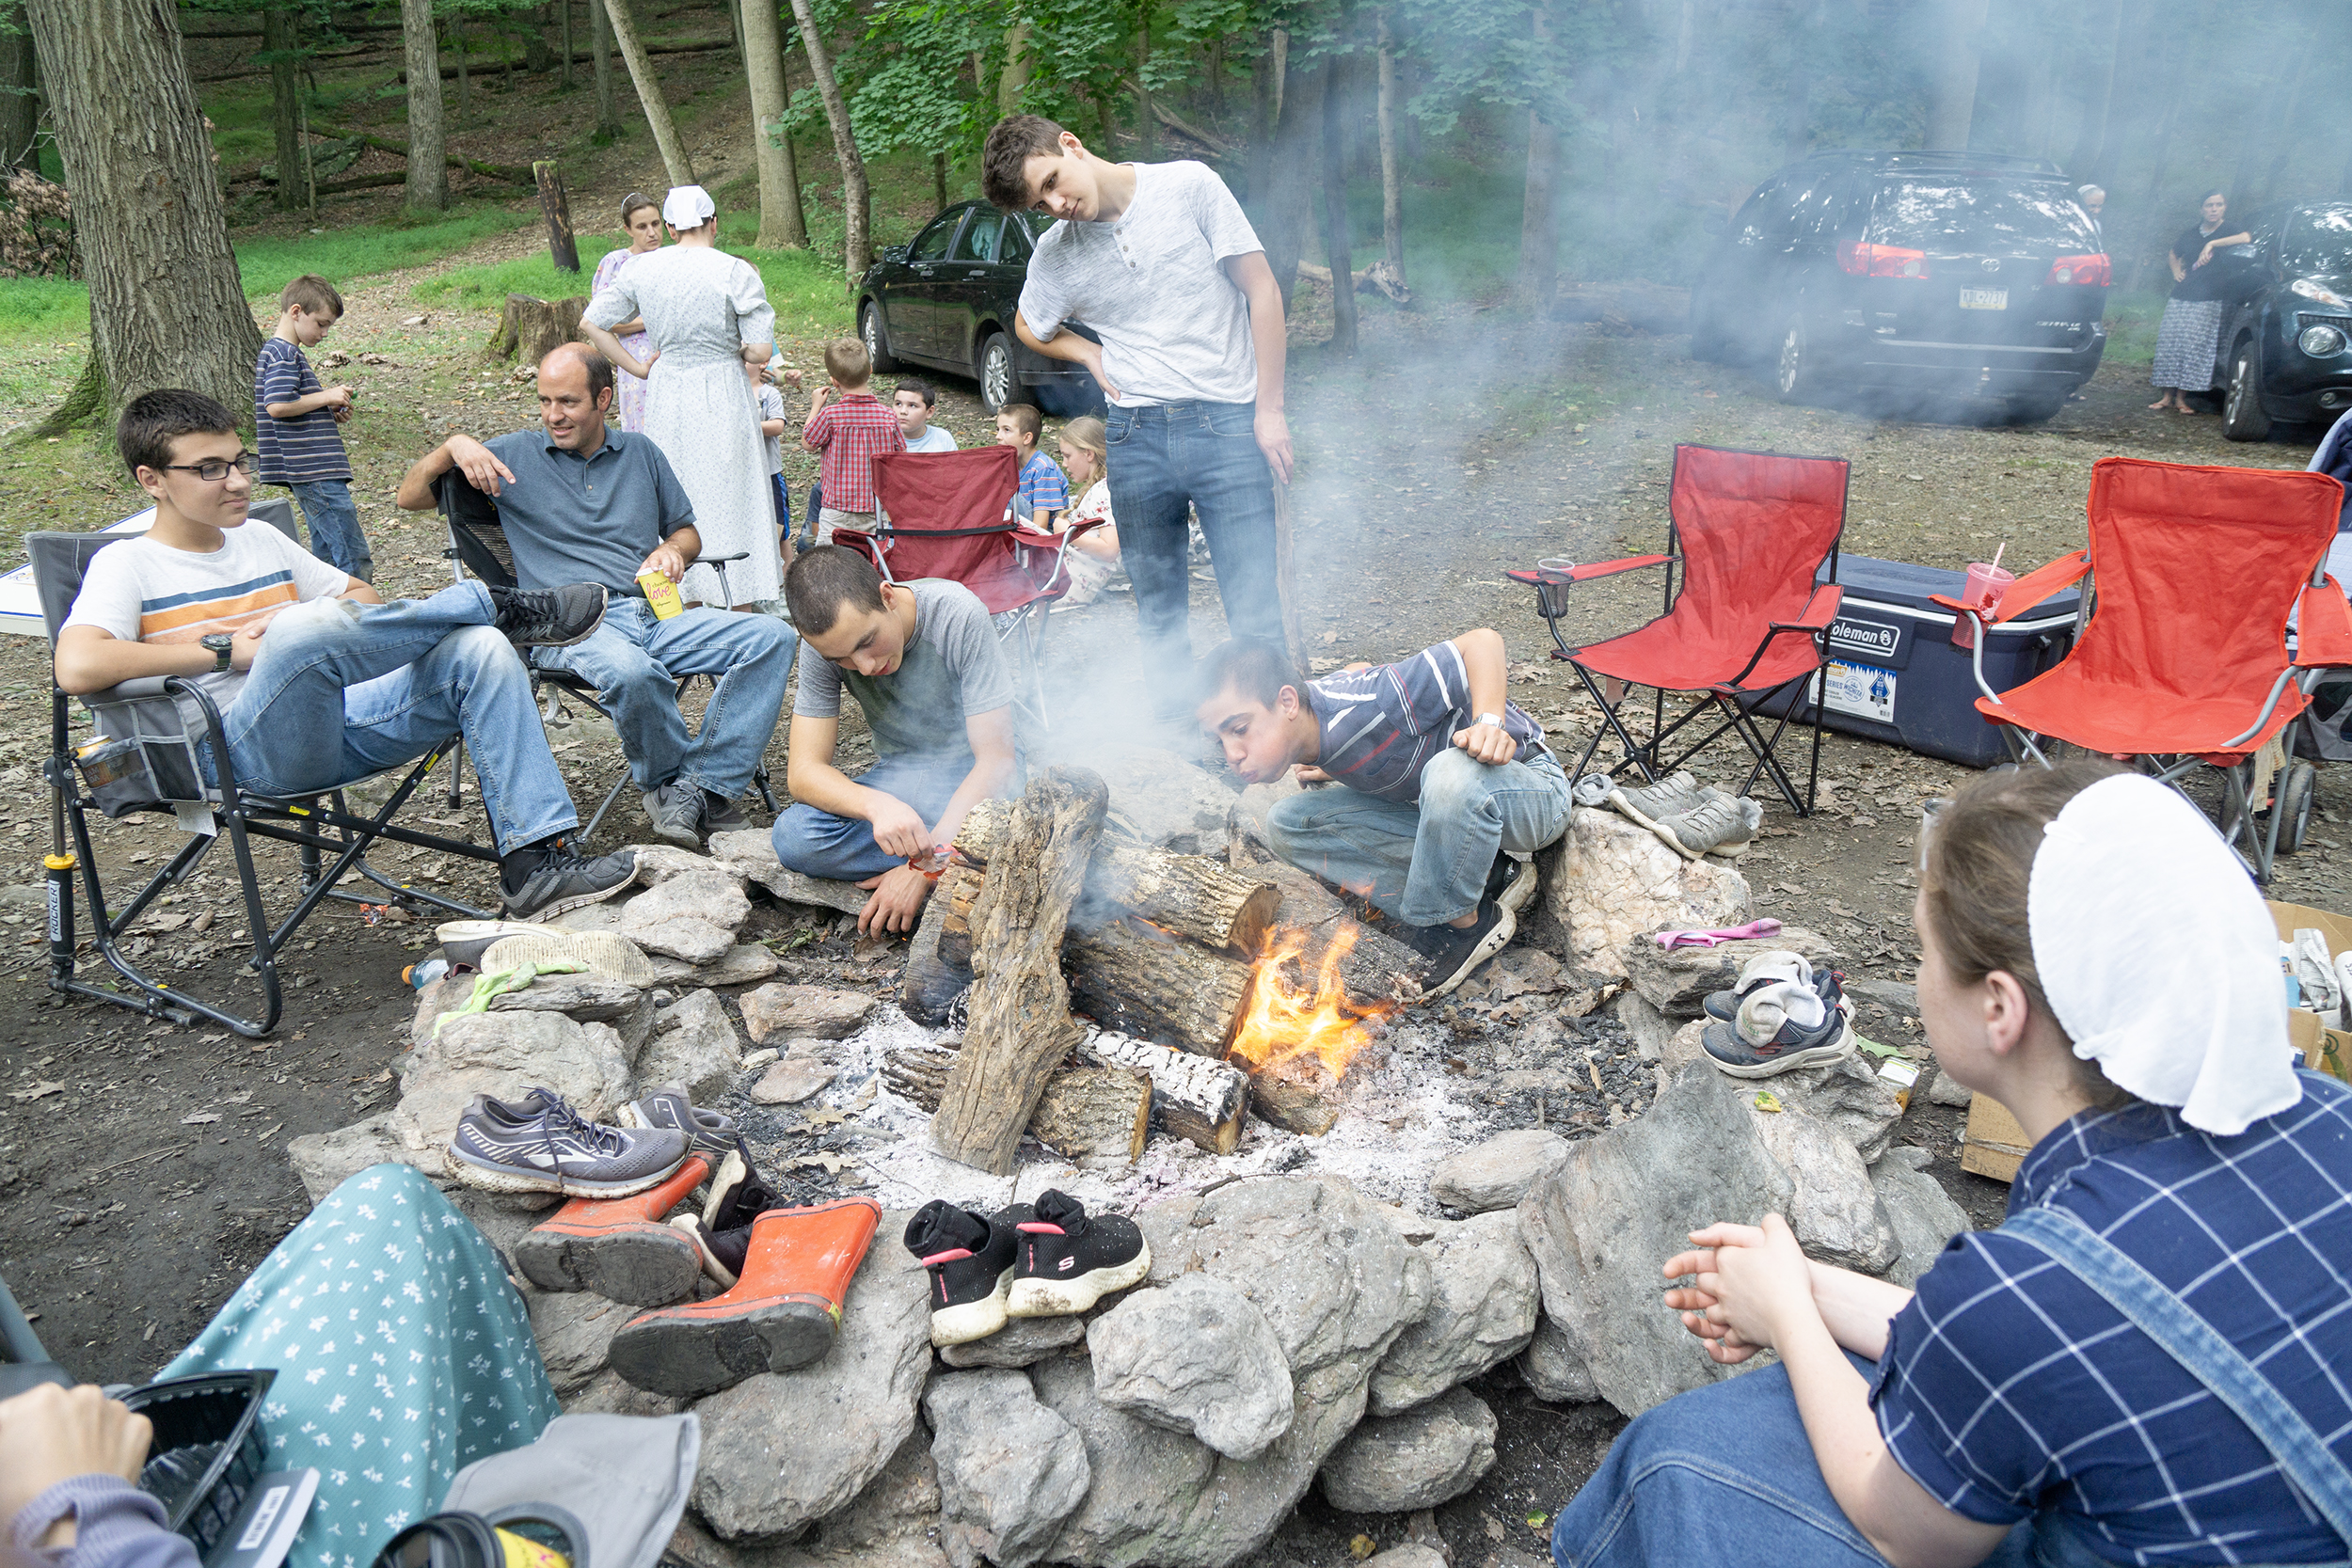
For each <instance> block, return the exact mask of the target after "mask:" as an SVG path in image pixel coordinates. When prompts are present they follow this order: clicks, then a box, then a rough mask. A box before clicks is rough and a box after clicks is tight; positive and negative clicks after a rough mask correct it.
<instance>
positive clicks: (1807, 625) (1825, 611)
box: [1767, 582, 1846, 631]
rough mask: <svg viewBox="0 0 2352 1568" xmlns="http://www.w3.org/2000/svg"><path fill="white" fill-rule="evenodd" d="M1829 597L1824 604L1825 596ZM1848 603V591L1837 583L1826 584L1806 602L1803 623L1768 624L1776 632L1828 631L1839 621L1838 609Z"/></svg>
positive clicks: (1776, 622) (1815, 590) (1781, 622)
mask: <svg viewBox="0 0 2352 1568" xmlns="http://www.w3.org/2000/svg"><path fill="white" fill-rule="evenodd" d="M1824 594H1826V595H1828V598H1827V602H1826V603H1825V602H1823V597H1822V596H1823V595H1824ZM1845 602H1846V590H1845V589H1844V588H1843V587H1842V586H1840V585H1839V584H1837V583H1835V582H1824V583H1822V584H1820V586H1819V587H1817V588H1815V589H1814V590H1813V596H1812V597H1811V598H1809V599H1807V600H1805V601H1804V611H1803V614H1804V620H1802V621H1772V622H1768V623H1767V625H1769V626H1771V627H1772V630H1774V631H1827V630H1829V627H1830V623H1831V622H1833V621H1835V620H1836V619H1837V607H1838V606H1840V605H1842V604H1844V603H1845Z"/></svg>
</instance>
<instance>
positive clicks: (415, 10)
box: [400, 0, 449, 213]
mask: <svg viewBox="0 0 2352 1568" xmlns="http://www.w3.org/2000/svg"><path fill="white" fill-rule="evenodd" d="M400 27H401V42H402V48H403V52H404V53H405V55H406V56H407V63H408V146H409V149H410V156H409V159H408V188H407V198H406V205H407V208H408V210H409V211H410V212H412V213H435V212H439V211H440V210H441V209H442V208H444V207H446V206H448V205H449V169H448V167H447V166H445V165H444V164H443V163H442V162H441V160H442V158H443V157H445V156H446V155H447V150H448V145H449V144H448V142H447V140H446V139H445V138H444V136H443V134H442V130H441V55H440V50H439V48H438V47H437V45H436V44H435V42H434V39H433V0H400Z"/></svg>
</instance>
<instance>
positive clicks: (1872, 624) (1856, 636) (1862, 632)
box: [1829, 616, 1903, 658]
mask: <svg viewBox="0 0 2352 1568" xmlns="http://www.w3.org/2000/svg"><path fill="white" fill-rule="evenodd" d="M1902 636H1903V633H1902V628H1901V627H1900V626H1888V625H1887V624H1886V623H1885V622H1883V621H1849V620H1847V619H1846V618H1844V617H1843V616H1840V617H1839V618H1838V619H1836V620H1835V621H1832V622H1831V623H1830V626H1829V645H1830V646H1831V647H1832V648H1835V649H1836V650H1837V651H1838V652H1840V653H1848V654H1860V655H1862V656H1863V657H1866V658H1871V657H1876V658H1892V657H1894V656H1895V648H1896V645H1897V644H1898V643H1899V642H1900V641H1902Z"/></svg>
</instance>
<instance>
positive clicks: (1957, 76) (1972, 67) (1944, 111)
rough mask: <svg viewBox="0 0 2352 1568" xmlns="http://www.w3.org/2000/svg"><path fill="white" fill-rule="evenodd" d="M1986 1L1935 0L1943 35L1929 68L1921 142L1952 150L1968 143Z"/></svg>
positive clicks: (1932, 146) (1973, 111) (1975, 99)
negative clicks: (1939, 11)
mask: <svg viewBox="0 0 2352 1568" xmlns="http://www.w3.org/2000/svg"><path fill="white" fill-rule="evenodd" d="M1985 5H1986V0H1939V6H1940V8H1941V10H1942V13H1943V23H1944V26H1943V34H1944V36H1943V37H1942V39H1940V40H1938V48H1937V51H1936V55H1937V57H1936V60H1935V63H1934V64H1933V65H1932V66H1931V68H1930V70H1931V78H1930V81H1929V84H1928V124H1927V135H1926V139H1925V143H1924V145H1925V146H1927V147H1929V148H1931V149H1935V150H1951V151H1956V150H1963V149H1965V148H1966V147H1967V145H1968V129H1969V125H1970V122H1971V121H1972V120H1974V119H1975V118H1976V113H1977V66H1978V63H1979V51H1980V49H1981V47H1982V44H1981V39H1982V35H1983V32H1984V16H1985Z"/></svg>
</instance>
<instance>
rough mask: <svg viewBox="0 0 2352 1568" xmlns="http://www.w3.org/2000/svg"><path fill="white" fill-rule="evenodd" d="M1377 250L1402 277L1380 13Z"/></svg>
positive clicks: (1386, 49) (1390, 99)
mask: <svg viewBox="0 0 2352 1568" xmlns="http://www.w3.org/2000/svg"><path fill="white" fill-rule="evenodd" d="M1379 115H1380V254H1381V255H1383V256H1385V257H1387V258H1388V259H1389V266H1390V269H1391V271H1393V272H1394V273H1395V274H1396V280H1397V282H1398V283H1399V284H1402V283H1403V282H1404V281H1405V207H1404V183H1403V181H1402V180H1401V179H1400V178H1399V176H1398V172H1397V162H1396V40H1395V38H1394V36H1393V35H1392V34H1391V31H1390V28H1389V13H1388V12H1387V11H1385V10H1383V11H1382V12H1381V13H1380V108H1379Z"/></svg>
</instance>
